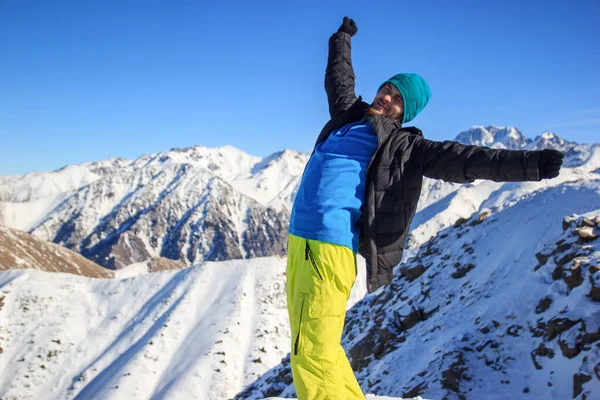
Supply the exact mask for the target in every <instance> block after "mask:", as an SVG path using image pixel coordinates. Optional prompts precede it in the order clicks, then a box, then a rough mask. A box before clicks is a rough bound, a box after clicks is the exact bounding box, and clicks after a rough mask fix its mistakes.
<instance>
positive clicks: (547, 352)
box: [531, 343, 554, 369]
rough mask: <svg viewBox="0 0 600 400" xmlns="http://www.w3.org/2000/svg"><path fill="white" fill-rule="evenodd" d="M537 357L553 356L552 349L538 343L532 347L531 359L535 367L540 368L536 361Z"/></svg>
mask: <svg viewBox="0 0 600 400" xmlns="http://www.w3.org/2000/svg"><path fill="white" fill-rule="evenodd" d="M537 357H548V358H554V350H552V349H550V348H548V347H546V346H545V345H544V343H540V345H539V346H538V347H537V348H536V349H533V351H532V352H531V360H532V361H533V365H534V366H535V368H536V369H542V366H541V364H540V363H539V362H538V360H537Z"/></svg>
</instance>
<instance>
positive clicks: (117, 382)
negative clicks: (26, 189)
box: [0, 257, 366, 399]
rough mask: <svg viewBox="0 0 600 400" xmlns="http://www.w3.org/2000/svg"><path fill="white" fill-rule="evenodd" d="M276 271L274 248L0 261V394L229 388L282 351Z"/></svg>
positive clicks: (285, 342)
mask: <svg viewBox="0 0 600 400" xmlns="http://www.w3.org/2000/svg"><path fill="white" fill-rule="evenodd" d="M284 272H285V258H280V257H269V258H255V259H252V260H237V261H225V262H215V263H212V262H207V263H205V264H203V265H200V266H195V267H190V268H187V269H183V270H179V271H163V272H154V273H148V265H147V264H146V263H139V264H133V265H131V266H129V267H127V268H124V269H121V270H119V271H116V273H115V275H116V278H115V279H85V278H81V277H77V276H73V275H69V274H60V273H54V274H50V273H43V272H39V271H17V270H13V271H4V272H0V349H1V350H0V371H1V373H0V398H2V399H4V398H6V399H11V398H44V399H73V398H77V399H104V398H111V399H147V398H176V399H226V398H231V397H233V396H234V395H235V394H237V393H238V392H240V391H241V390H242V389H243V387H244V386H246V385H248V384H250V383H252V382H253V381H254V380H256V379H257V378H258V377H259V376H260V375H261V374H263V373H264V372H266V371H267V370H269V369H270V368H271V367H273V366H275V365H277V364H279V362H280V361H281V359H282V358H283V357H284V356H285V354H287V352H288V350H289V343H290V337H289V329H288V321H287V311H286V305H285V288H284V284H285V281H284V279H285V277H284ZM359 274H360V281H361V282H363V281H364V262H363V263H361V265H359ZM365 293H366V288H365V284H364V283H362V284H357V285H356V286H355V287H354V288H353V291H352V294H351V300H350V302H349V304H348V306H349V307H351V306H352V305H353V304H354V303H355V302H356V301H358V300H360V299H361V298H363V297H364V294H365Z"/></svg>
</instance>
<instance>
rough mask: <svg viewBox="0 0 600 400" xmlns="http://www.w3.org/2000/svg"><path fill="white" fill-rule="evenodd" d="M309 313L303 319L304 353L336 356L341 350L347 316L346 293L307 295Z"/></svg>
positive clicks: (326, 356)
mask: <svg viewBox="0 0 600 400" xmlns="http://www.w3.org/2000/svg"><path fill="white" fill-rule="evenodd" d="M307 302H308V304H307V307H306V308H307V315H306V318H303V320H302V324H301V325H302V326H301V328H300V329H301V331H302V332H303V335H302V336H303V342H302V344H303V348H304V354H313V355H316V356H319V357H324V358H330V357H335V356H336V355H337V353H338V351H339V347H340V341H341V339H342V330H343V329H344V318H345V316H346V295H345V294H343V293H337V292H326V293H319V294H318V295H309V296H308V297H307Z"/></svg>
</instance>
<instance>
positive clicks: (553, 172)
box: [538, 149, 565, 179]
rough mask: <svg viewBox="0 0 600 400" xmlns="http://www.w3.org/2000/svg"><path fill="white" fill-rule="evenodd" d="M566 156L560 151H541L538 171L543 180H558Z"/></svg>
mask: <svg viewBox="0 0 600 400" xmlns="http://www.w3.org/2000/svg"><path fill="white" fill-rule="evenodd" d="M563 158H565V155H564V154H563V153H561V152H560V151H558V150H552V149H545V150H541V151H540V155H539V161H538V171H539V173H540V178H541V179H551V178H556V177H557V176H558V173H559V171H560V166H561V165H562V163H563Z"/></svg>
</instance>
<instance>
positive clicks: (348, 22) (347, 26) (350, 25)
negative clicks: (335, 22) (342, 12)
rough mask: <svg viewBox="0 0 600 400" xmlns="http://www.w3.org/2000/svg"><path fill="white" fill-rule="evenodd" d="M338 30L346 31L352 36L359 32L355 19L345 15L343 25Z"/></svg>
mask: <svg viewBox="0 0 600 400" xmlns="http://www.w3.org/2000/svg"><path fill="white" fill-rule="evenodd" d="M338 32H345V33H347V34H349V35H350V36H354V35H356V32H358V28H357V27H356V23H355V22H354V20H353V19H350V18H348V17H344V22H343V23H342V26H340V29H338Z"/></svg>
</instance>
